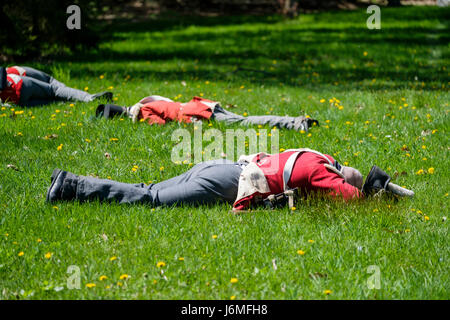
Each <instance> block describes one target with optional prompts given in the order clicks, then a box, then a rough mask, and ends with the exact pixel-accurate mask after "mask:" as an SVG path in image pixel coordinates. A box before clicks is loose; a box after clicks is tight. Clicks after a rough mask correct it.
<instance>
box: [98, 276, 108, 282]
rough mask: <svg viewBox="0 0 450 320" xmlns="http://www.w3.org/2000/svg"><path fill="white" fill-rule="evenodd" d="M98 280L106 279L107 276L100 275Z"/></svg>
mask: <svg viewBox="0 0 450 320" xmlns="http://www.w3.org/2000/svg"><path fill="white" fill-rule="evenodd" d="M98 279H99V280H100V281H103V280H106V279H108V277H107V276H100V278H98Z"/></svg>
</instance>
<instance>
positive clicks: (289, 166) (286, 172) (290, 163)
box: [283, 148, 333, 191]
mask: <svg viewBox="0 0 450 320" xmlns="http://www.w3.org/2000/svg"><path fill="white" fill-rule="evenodd" d="M288 151H297V152H294V153H293V154H291V155H290V156H289V158H288V160H287V161H286V164H285V165H284V168H283V186H284V191H286V190H287V189H288V185H287V183H288V182H289V179H290V178H291V174H292V170H293V169H294V164H295V161H296V160H297V158H298V156H299V155H300V154H301V153H303V152H312V153H315V154H318V155H320V156H322V157H323V158H324V159H326V160H327V161H328V163H329V164H330V166H331V165H332V164H333V163H332V162H331V161H330V159H328V158H327V157H326V156H325V155H324V154H323V153H320V152H319V151H316V150H312V149H308V148H302V149H288V150H286V151H284V152H288Z"/></svg>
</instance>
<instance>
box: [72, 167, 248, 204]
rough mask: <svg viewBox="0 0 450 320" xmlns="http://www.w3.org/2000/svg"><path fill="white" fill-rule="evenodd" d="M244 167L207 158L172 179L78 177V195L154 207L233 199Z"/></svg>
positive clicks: (83, 199) (78, 197)
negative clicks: (148, 182)
mask: <svg viewBox="0 0 450 320" xmlns="http://www.w3.org/2000/svg"><path fill="white" fill-rule="evenodd" d="M240 174H241V168H240V167H239V166H238V165H236V164H235V163H234V162H232V161H229V160H213V161H206V162H203V163H200V164H198V165H196V166H194V167H193V168H192V169H191V170H189V171H187V172H185V173H183V174H182V175H180V176H177V177H174V178H172V179H169V180H166V181H163V182H160V183H157V184H152V185H145V184H143V183H140V184H128V183H121V182H116V181H112V180H104V179H96V178H91V177H84V176H79V177H78V184H77V185H78V186H77V192H76V198H77V199H78V200H80V201H87V200H94V199H99V200H100V201H108V202H114V201H116V202H119V203H146V204H150V205H152V206H160V205H173V204H188V205H189V204H208V203H214V202H217V201H227V202H233V201H234V200H235V199H236V196H237V190H238V183H239V176H240Z"/></svg>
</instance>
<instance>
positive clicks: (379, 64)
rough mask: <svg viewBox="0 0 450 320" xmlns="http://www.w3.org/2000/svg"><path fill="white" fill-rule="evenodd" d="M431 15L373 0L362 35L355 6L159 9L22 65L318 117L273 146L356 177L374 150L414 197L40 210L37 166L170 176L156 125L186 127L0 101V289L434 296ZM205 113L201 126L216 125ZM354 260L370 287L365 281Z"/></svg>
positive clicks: (32, 293)
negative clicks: (311, 10)
mask: <svg viewBox="0 0 450 320" xmlns="http://www.w3.org/2000/svg"><path fill="white" fill-rule="evenodd" d="M448 13H449V11H448V9H437V8H401V9H389V10H388V9H383V11H382V29H381V30H380V31H371V30H367V29H366V26H365V21H366V19H367V15H366V14H365V12H364V11H356V12H331V13H320V14H310V15H302V16H301V17H300V18H299V19H296V20H283V19H281V18H279V17H232V18H224V17H218V18H202V19H198V18H170V17H168V18H164V19H162V20H161V19H160V20H154V21H148V22H144V23H138V24H130V23H118V24H115V25H112V26H110V27H108V28H106V29H105V32H106V33H105V38H104V42H102V43H101V44H100V46H99V49H98V50H97V51H93V52H90V53H86V54H82V55H77V56H73V57H72V58H70V59H67V58H57V57H55V61H54V63H52V64H49V65H39V64H35V63H33V62H30V65H33V66H34V67H38V68H42V69H44V70H47V71H49V72H52V73H53V74H54V75H55V77H56V78H58V79H60V80H62V81H64V82H66V83H67V84H68V85H71V86H74V87H78V88H80V89H83V88H87V89H88V90H89V91H90V92H96V91H101V90H107V89H108V88H111V87H112V89H111V90H113V91H114V93H115V96H116V97H117V100H116V102H117V103H119V104H123V105H131V104H134V103H135V102H136V101H137V100H139V99H140V98H142V97H143V96H146V95H149V94H160V95H163V96H167V97H170V98H172V99H177V100H182V101H185V100H188V99H190V98H191V97H192V96H194V95H203V96H204V97H206V98H209V99H214V100H218V101H221V102H222V104H223V105H225V104H227V103H230V104H234V105H235V106H236V108H233V109H232V111H234V112H237V113H240V114H244V113H247V114H249V115H257V114H266V113H269V114H289V115H298V114H304V113H306V114H308V115H310V116H311V117H314V118H317V119H319V121H320V123H321V126H320V127H314V128H313V129H312V130H311V131H310V134H308V133H300V132H293V131H281V132H280V147H282V148H284V149H288V148H297V147H309V148H312V149H316V150H319V151H322V152H325V153H328V154H331V155H333V156H334V157H335V158H337V159H338V160H339V161H340V162H342V163H348V164H349V165H353V166H355V167H357V168H359V169H360V170H361V172H362V173H363V174H367V172H368V171H369V169H370V167H371V166H372V164H374V163H376V164H377V165H379V166H380V167H382V168H384V169H386V170H387V172H388V173H389V174H391V175H392V176H393V179H394V181H395V182H396V183H398V184H400V185H405V186H407V187H409V188H411V189H413V190H414V191H415V192H416V197H415V198H414V199H402V200H400V201H393V200H389V199H371V200H367V201H364V202H362V201H358V202H355V203H350V204H346V203H342V202H339V201H338V202H332V201H329V200H317V199H310V200H305V201H303V202H301V203H299V204H298V205H297V209H296V210H295V211H293V212H289V211H288V210H278V211H265V210H259V211H255V212H251V213H248V214H245V215H241V216H233V215H231V214H230V213H229V209H230V206H228V205H226V204H218V205H216V206H209V207H199V208H193V207H181V208H176V207H174V208H156V209H155V208H149V207H148V206H143V205H142V206H120V205H116V204H99V203H96V202H93V203H88V204H79V203H61V204H57V205H56V206H53V205H47V204H44V198H45V192H46V188H47V187H48V185H49V182H50V174H51V172H52V170H53V168H55V167H60V168H63V169H65V170H70V171H72V172H74V173H77V174H83V175H93V176H99V177H101V178H111V179H116V180H119V181H123V182H130V183H137V182H144V183H150V182H157V181H162V180H164V179H167V178H170V177H172V176H175V175H177V174H181V173H183V172H184V171H186V170H188V169H189V167H190V165H189V164H188V163H187V164H182V165H175V164H173V163H172V161H171V160H170V154H171V150H172V148H173V147H174V146H175V145H176V144H177V141H172V139H171V135H172V132H173V131H174V130H175V129H177V128H180V127H182V128H186V129H188V130H189V131H190V132H191V134H192V136H193V133H194V130H195V128H194V126H192V125H184V124H177V123H171V124H169V125H166V126H164V127H159V126H147V125H145V124H142V123H139V124H132V123H130V122H129V121H128V120H127V119H122V120H119V119H117V120H113V121H106V120H97V119H94V118H93V114H94V111H95V108H96V104H95V103H75V104H72V105H71V104H63V103H55V104H53V105H50V106H46V107H42V108H32V109H31V108H30V109H22V108H15V110H14V111H12V110H8V109H4V110H2V111H1V112H0V116H1V118H0V128H1V130H0V139H1V141H2V143H1V155H0V162H1V166H0V174H1V176H2V180H1V184H0V188H1V189H0V191H1V192H0V202H1V205H0V207H1V209H2V210H1V215H0V257H1V258H0V289H1V290H0V292H1V295H2V296H1V297H2V298H4V299H24V298H31V299H36V298H41V299H42V298H52V299H64V298H88V299H93V298H137V299H143V298H145V299H149V298H150V299H161V298H162V299H166V298H170V299H172V298H180V299H189V298H193V299H196V298H202V299H210V298H211V299H212V298H218V299H230V298H231V297H235V298H236V299H325V298H328V299H342V298H347V299H415V298H427V299H448V297H449V295H448V286H449V272H448V246H447V242H448V222H446V220H445V219H444V217H446V216H447V215H448V213H447V212H448V192H449V184H448V178H449V174H448V167H449V162H448V145H449V140H448V124H449V122H448V102H449V93H448V86H449V71H448V61H449V45H448V43H449V41H448V40H449V39H448V19H447V20H446V19H445V17H446V16H448ZM182 81H185V83H186V86H184V85H182ZM330 100H331V101H330ZM337 100H339V101H337ZM16 111H19V114H17V115H16V116H12V114H13V113H15V112H16ZM21 111H24V112H23V113H22V114H20V113H21ZM210 124H211V127H210V126H207V124H206V123H205V124H204V125H203V129H204V130H207V129H210V128H216V129H219V130H221V131H222V132H225V130H226V129H227V128H230V127H226V126H224V125H223V124H220V123H215V122H211V123H210ZM231 128H235V129H237V128H238V127H237V126H231ZM253 129H255V130H258V129H259V128H257V127H255V128H253ZM262 129H269V130H270V129H272V128H262ZM52 134H53V135H57V137H56V138H55V137H54V136H51V135H52ZM46 137H47V138H46ZM111 138H115V139H117V141H116V140H115V139H111ZM203 143H204V145H205V146H206V145H208V142H206V141H204V142H203ZM58 146H61V148H60V150H58ZM105 153H109V154H110V155H111V158H110V159H107V158H106V157H105ZM192 161H193V160H191V162H192ZM8 164H13V165H14V166H15V167H16V168H17V169H18V170H19V171H16V170H14V169H8V168H7V165H8ZM133 166H137V167H138V170H137V171H133V170H132V168H133ZM430 168H433V169H432V170H430ZM420 170H423V173H422V171H420ZM310 240H311V241H310ZM299 250H302V251H303V252H305V254H304V255H301V254H299V253H298V252H299ZM21 252H23V255H22V254H20V253H21ZM47 253H50V255H47V256H46V254H47ZM19 254H20V255H19ZM114 257H115V258H114ZM180 258H184V259H181V260H180ZM158 262H164V266H163V267H158V266H157V263H158ZM71 265H75V266H78V267H79V268H80V271H81V289H80V290H76V289H74V290H69V289H68V288H67V278H68V277H69V276H70V274H68V273H67V268H68V267H69V266H71ZM372 265H375V266H377V267H378V268H379V270H380V280H381V282H380V284H381V288H380V289H379V290H370V289H369V288H368V286H367V280H368V279H369V277H370V276H372V275H373V274H372V273H370V271H369V272H368V269H367V268H368V267H369V266H372ZM160 266H161V264H160ZM275 266H276V267H275ZM103 275H104V276H106V277H107V279H104V280H100V279H99V278H100V277H101V276H103ZM123 275H128V276H129V278H126V277H125V276H123ZM121 276H122V278H123V279H120V278H121ZM231 278H237V279H238V282H237V283H234V284H233V283H231V282H230V279H231ZM87 284H95V286H94V287H92V288H88V287H86V285H87ZM325 290H331V291H332V293H331V294H329V295H326V294H324V291H325Z"/></svg>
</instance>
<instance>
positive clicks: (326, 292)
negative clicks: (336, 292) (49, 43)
mask: <svg viewBox="0 0 450 320" xmlns="http://www.w3.org/2000/svg"><path fill="white" fill-rule="evenodd" d="M331 293H333V291H331V290H328V289H327V290H323V294H326V295H329V294H331Z"/></svg>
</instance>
